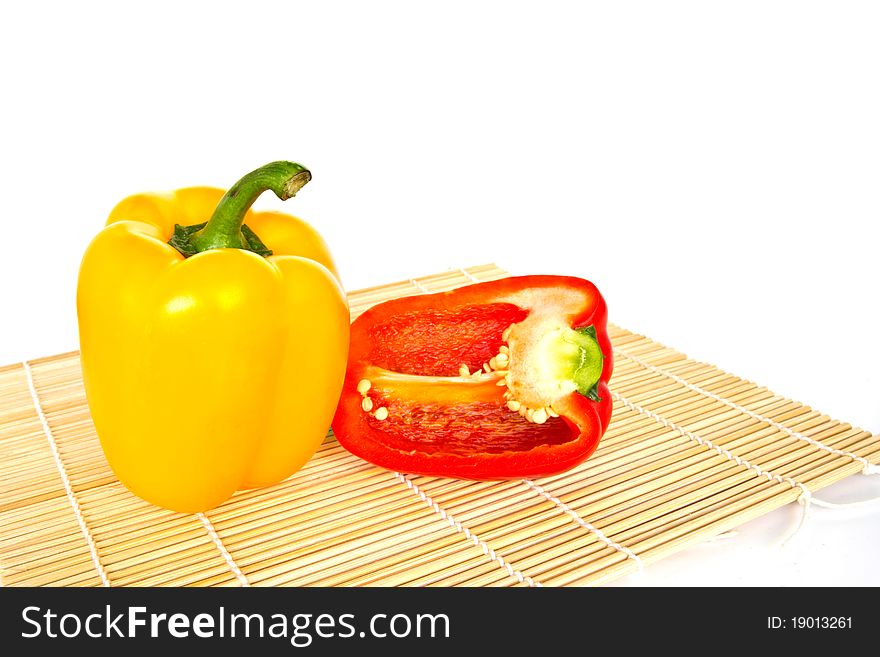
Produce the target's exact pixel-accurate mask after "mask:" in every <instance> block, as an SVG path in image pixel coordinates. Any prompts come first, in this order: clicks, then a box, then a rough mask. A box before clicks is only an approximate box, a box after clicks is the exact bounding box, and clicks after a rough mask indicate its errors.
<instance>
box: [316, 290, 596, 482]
mask: <svg viewBox="0 0 880 657" xmlns="http://www.w3.org/2000/svg"><path fill="white" fill-rule="evenodd" d="M606 321H607V309H606V306H605V301H604V300H603V299H602V296H601V295H600V294H599V290H597V289H596V287H595V286H594V285H593V284H592V283H590V282H589V281H586V280H583V279H580V278H571V277H563V276H521V277H513V278H506V279H502V280H498V281H492V282H488V283H477V284H474V285H469V286H467V287H462V288H458V289H456V290H452V291H451V292H441V293H438V294H427V295H422V296H413V297H405V298H401V299H394V300H392V301H387V302H385V303H381V304H379V305H377V306H374V307H373V308H371V309H369V310H367V311H366V312H365V313H364V314H362V315H361V316H360V317H358V318H357V320H355V322H354V323H353V324H352V327H351V347H350V351H349V361H348V369H347V372H346V377H345V383H344V385H343V390H342V397H341V399H340V402H339V406H338V408H337V410H336V417H335V418H334V420H333V431H334V433H335V434H336V437H337V439H338V440H339V442H340V443H341V444H342V445H343V446H344V447H345V448H346V449H348V450H349V451H350V452H352V453H353V454H356V455H357V456H360V457H361V458H363V459H366V460H367V461H369V462H371V463H374V464H376V465H379V466H382V467H385V468H388V469H391V470H396V471H399V472H407V473H413V474H424V475H438V476H448V477H458V478H464V479H482V480H491V479H510V478H523V477H535V476H540V475H549V474H555V473H558V472H562V471H564V470H567V469H569V468H572V467H574V466H575V465H577V464H578V463H581V462H582V461H584V460H585V459H586V458H587V457H588V456H590V454H592V453H593V451H594V450H595V449H596V446H597V445H598V443H599V439H600V438H601V436H602V434H603V433H604V431H605V429H606V427H607V426H608V422H609V420H610V418H611V406H612V403H611V398H610V395H609V392H608V386H607V382H608V379H609V378H610V376H611V370H612V358H611V341H610V340H609V338H608V333H607V330H606Z"/></svg>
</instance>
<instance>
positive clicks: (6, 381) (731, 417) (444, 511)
mask: <svg viewBox="0 0 880 657" xmlns="http://www.w3.org/2000/svg"><path fill="white" fill-rule="evenodd" d="M505 275H506V273H505V272H504V271H503V270H501V269H498V268H497V267H495V266H493V265H485V266H480V267H472V268H470V269H467V270H459V271H456V272H449V273H445V274H439V275H436V276H429V277H425V278H420V279H412V280H409V281H405V282H400V283H396V284H392V285H386V286H382V287H377V288H371V289H367V290H361V291H358V292H354V293H352V294H351V295H350V297H349V298H350V303H351V311H352V317H355V316H357V315H358V314H360V313H361V312H363V311H364V310H365V309H366V308H368V307H370V306H371V305H373V304H375V303H378V302H380V301H383V300H386V299H389V298H393V297H397V296H403V295H410V294H419V293H423V292H426V291H431V292H434V291H440V290H448V289H452V288H455V287H458V286H461V285H465V284H468V283H470V282H472V281H474V280H490V279H496V278H501V277H504V276H505ZM610 330H611V337H612V341H613V343H614V348H615V370H614V376H613V378H612V381H611V387H612V392H613V396H614V398H615V408H614V416H613V419H612V422H611V425H610V427H609V429H608V432H607V433H606V435H605V437H604V438H603V440H602V442H601V444H600V446H599V448H598V450H597V451H596V453H595V454H594V455H593V456H592V457H591V458H590V459H589V460H588V461H587V462H586V463H584V464H582V465H581V466H579V467H577V468H575V469H573V470H571V471H569V472H566V473H564V474H561V475H557V476H554V477H547V478H542V479H536V480H529V481H508V482H491V483H480V482H469V481H459V480H451V479H442V478H432V477H420V476H410V475H404V474H400V473H394V472H389V471H387V470H383V469H380V468H377V467H375V466H372V465H370V464H368V463H366V462H364V461H362V460H360V459H358V458H356V457H354V456H351V455H350V454H348V452H346V451H345V450H344V449H342V448H341V447H340V446H339V444H338V443H337V442H336V440H335V439H334V438H333V436H332V434H331V435H328V438H327V440H325V441H324V443H323V445H322V446H321V448H320V450H319V451H318V453H317V454H316V455H315V457H314V458H313V459H312V460H311V461H309V463H308V464H307V465H306V466H305V467H304V468H303V469H302V470H301V471H300V472H298V473H296V474H295V475H293V476H292V477H290V478H289V479H287V480H286V481H284V482H282V483H280V484H278V485H276V486H273V487H271V488H266V489H262V490H258V491H246V492H242V493H238V494H237V495H236V496H234V497H233V498H232V499H231V500H229V501H228V502H226V503H225V504H224V505H222V506H221V507H219V508H217V509H215V510H213V511H210V512H209V513H207V514H205V515H202V514H198V515H185V514H179V513H172V512H170V511H165V510H163V509H159V508H157V507H154V506H151V505H150V504H147V503H146V502H143V501H142V500H140V499H139V498H137V497H135V496H134V495H132V494H131V493H129V492H128V491H127V490H126V489H125V488H124V487H123V486H122V485H121V484H119V482H118V481H116V479H115V477H114V476H113V474H112V472H111V471H110V469H109V467H108V465H107V463H106V461H105V460H104V457H103V454H102V452H101V449H100V445H99V443H98V440H97V437H96V435H95V432H94V428H93V426H92V423H91V420H90V418H89V412H88V408H87V405H86V400H85V395H84V392H83V387H82V381H81V377H80V365H79V357H78V354H77V353H75V352H74V353H67V354H60V355H57V356H52V357H48V358H43V359H40V360H36V361H31V362H30V363H28V364H17V365H10V366H7V367H4V368H0V580H2V583H3V584H4V585H6V586H46V585H50V586H101V585H112V586H126V585H139V586H164V585H171V586H183V585H192V586H242V585H255V586H282V585H292V586H310V585H322V586H372V585H381V586H458V585H462V586H529V585H532V586H537V585H541V586H570V585H593V584H601V583H605V582H608V581H610V580H612V579H614V578H616V577H620V576H622V575H625V574H628V573H631V572H634V571H635V570H637V569H638V568H640V567H642V566H643V565H645V564H649V563H650V562H652V561H656V560H658V559H662V558H663V557H665V556H667V555H670V554H672V553H674V552H676V551H678V550H681V549H683V548H685V547H687V546H689V545H692V544H694V543H697V542H700V541H703V540H705V539H707V538H709V537H711V536H714V535H716V534H718V533H720V532H723V531H725V530H727V529H729V528H731V527H734V526H737V525H740V524H742V523H743V522H745V521H747V520H750V519H752V518H755V517H757V516H760V515H762V514H765V513H767V512H769V511H771V510H773V509H775V508H777V507H780V506H782V505H784V504H787V503H789V502H792V501H794V500H796V499H798V498H799V497H801V496H802V495H805V494H806V492H805V491H816V490H818V489H820V488H822V487H824V486H827V485H829V484H831V483H833V482H835V481H838V480H840V479H843V478H844V477H847V476H849V475H852V474H856V473H858V472H860V471H862V470H863V469H864V468H865V467H866V466H867V464H868V463H869V462H870V463H877V462H878V461H880V441H878V439H877V437H876V436H872V435H871V434H870V433H868V432H866V431H862V430H859V429H856V428H853V427H852V426H850V425H849V424H846V423H843V422H838V421H835V420H832V419H830V418H828V417H827V416H825V415H822V414H821V413H819V412H818V411H814V410H812V409H810V408H808V407H806V406H804V405H802V404H799V403H797V402H794V401H791V400H788V399H784V398H783V397H780V396H778V395H775V394H774V393H772V392H770V391H769V390H767V389H766V388H762V387H759V386H757V385H755V384H753V383H751V382H749V381H746V380H743V379H740V378H737V377H735V376H732V375H730V374H727V373H725V372H722V371H720V370H718V369H716V368H714V367H712V366H710V365H707V364H704V363H699V362H695V361H693V360H690V359H688V358H687V357H685V356H684V355H683V354H681V353H679V352H677V351H673V350H672V349H669V348H667V347H664V346H663V345H660V344H657V343H656V342H653V341H651V340H649V339H648V338H646V337H644V336H641V335H636V334H634V333H630V332H628V331H625V330H623V329H621V328H619V327H616V326H611V327H610ZM31 386H32V387H31ZM32 393H33V394H32ZM35 399H36V400H37V402H38V403H36V404H35V402H34V400H35ZM44 423H45V424H44Z"/></svg>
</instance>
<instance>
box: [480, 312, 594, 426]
mask: <svg viewBox="0 0 880 657" xmlns="http://www.w3.org/2000/svg"><path fill="white" fill-rule="evenodd" d="M572 333H574V331H572V329H571V328H569V327H568V326H567V325H566V324H564V323H563V322H561V321H560V320H559V318H558V317H553V316H550V315H529V316H528V317H526V318H525V319H524V320H523V321H522V322H519V323H517V324H511V325H510V326H509V327H508V328H507V329H505V331H504V333H503V334H502V340H503V341H504V342H505V343H506V347H507V352H508V354H509V355H508V356H507V359H506V360H507V363H506V365H507V371H506V372H505V374H504V379H503V381H504V382H505V385H506V386H507V391H506V392H505V393H504V398H505V399H506V400H507V408H509V409H510V410H511V411H514V412H516V413H519V414H520V415H522V416H523V417H524V418H526V419H527V420H528V421H529V422H534V423H535V424H543V423H544V422H546V421H547V418H550V417H559V413H558V411H557V410H556V409H554V407H553V404H554V402H556V401H557V400H559V399H561V398H563V397H567V396H568V395H570V394H571V393H572V392H574V391H576V390H577V385H576V384H575V383H574V381H572V380H571V379H570V378H569V377H568V376H566V369H567V367H566V366H570V363H571V362H572V361H573V360H574V359H576V358H577V357H578V346H577V344H575V343H574V342H572V341H571V340H570V339H568V336H569V334H572ZM497 359H498V356H496V357H495V358H494V359H493V360H495V361H496V362H497ZM490 363H491V361H490Z"/></svg>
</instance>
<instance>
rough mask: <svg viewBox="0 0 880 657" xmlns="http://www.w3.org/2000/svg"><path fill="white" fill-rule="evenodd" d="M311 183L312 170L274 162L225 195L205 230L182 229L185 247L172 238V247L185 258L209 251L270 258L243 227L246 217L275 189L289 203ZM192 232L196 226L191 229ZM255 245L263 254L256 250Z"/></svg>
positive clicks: (251, 232) (298, 165) (258, 170)
mask: <svg viewBox="0 0 880 657" xmlns="http://www.w3.org/2000/svg"><path fill="white" fill-rule="evenodd" d="M311 179H312V174H311V173H309V171H308V169H306V168H305V167H304V166H302V165H301V164H297V163H296V162H284V161H281V162H271V163H269V164H267V165H266V166H262V167H260V168H259V169H256V170H254V171H251V172H250V173H249V174H247V175H246V176H244V177H243V178H242V179H241V180H239V181H238V182H237V183H235V184H234V185H233V186H232V187H230V188H229V191H228V192H226V194H224V195H223V198H222V199H220V203H219V204H218V205H217V208H216V209H215V210H214V214H212V215H211V218H210V219H209V220H208V223H207V224H205V225H204V227H201V226H199V230H195V231H192V232H190V231H187V230H186V228H181V230H182V234H181V236H180V237H181V238H182V242H183V243H175V241H174V238H172V241H171V244H172V245H173V246H174V247H175V248H177V249H178V250H179V251H180V252H181V253H183V254H184V255H185V256H190V255H194V254H196V253H200V252H202V251H207V250H208V249H247V250H249V251H255V252H257V253H262V254H263V255H268V254H270V253H271V251H268V250H267V249H265V247H262V242H260V240H259V238H258V237H256V235H254V233H253V231H251V230H250V229H248V228H247V226H243V223H244V215H245V213H247V211H248V210H249V209H250V207H251V205H253V203H254V201H256V200H257V198H258V197H259V196H260V194H262V193H263V192H265V191H266V190H267V189H271V190H272V191H273V192H275V195H276V196H277V197H278V198H280V199H281V200H282V201H286V200H287V199H289V198H291V197H292V196H295V195H296V193H297V192H298V191H299V190H300V189H302V187H303V186H304V185H305V184H306V183H307V182H309V180H311ZM192 228H195V226H193V227H190V229H192ZM242 228H244V231H242ZM175 233H177V231H175ZM254 240H256V242H255V241H254ZM255 244H257V245H259V246H260V247H262V248H263V250H262V251H261V250H260V249H259V248H256V247H255ZM264 251H265V253H264Z"/></svg>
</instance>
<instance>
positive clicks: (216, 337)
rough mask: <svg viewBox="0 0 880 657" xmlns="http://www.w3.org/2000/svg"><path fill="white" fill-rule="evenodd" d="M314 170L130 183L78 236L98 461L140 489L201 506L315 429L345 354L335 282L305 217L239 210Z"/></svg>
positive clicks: (263, 476) (301, 458) (326, 418)
mask: <svg viewBox="0 0 880 657" xmlns="http://www.w3.org/2000/svg"><path fill="white" fill-rule="evenodd" d="M310 178H311V174H310V173H309V172H308V171H307V170H306V169H304V168H303V167H302V166H300V165H298V164H295V163H292V162H273V163H272V164H269V165H266V166H265V167H261V168H260V169H257V170H256V171H253V172H251V173H250V174H248V175H246V176H245V177H244V178H242V179H241V180H240V181H239V182H238V183H236V184H235V185H234V186H233V187H232V188H231V189H230V190H229V191H228V192H226V193H225V194H224V193H223V191H222V190H218V189H212V188H207V187H194V188H189V189H181V190H178V191H176V192H174V193H172V194H168V195H154V194H140V195H137V196H132V197H130V198H127V199H125V200H124V201H122V202H121V203H120V204H119V205H118V206H117V207H116V208H115V209H114V210H113V211H112V213H111V214H110V217H109V219H108V221H107V225H106V227H105V228H104V229H103V230H102V231H101V232H100V233H99V234H98V235H97V236H96V237H95V239H94V240H93V241H92V243H91V244H90V245H89V247H88V249H87V251H86V253H85V255H84V257H83V261H82V265H81V268H80V273H79V282H78V287H77V315H78V319H79V336H80V350H81V360H82V369H83V381H84V383H85V390H86V396H87V398H88V403H89V408H90V411H91V414H92V419H93V420H94V423H95V428H96V430H97V433H98V437H99V439H100V441H101V446H102V448H103V450H104V454H105V455H106V457H107V461H108V462H109V464H110V466H111V467H112V469H113V471H114V473H115V474H116V475H117V476H118V477H119V479H120V481H121V482H122V483H123V484H125V486H127V487H128V488H129V489H130V490H131V491H132V492H134V493H135V494H137V495H139V496H140V497H142V498H144V499H145V500H147V501H149V502H153V503H155V504H157V505H160V506H162V507H165V508H168V509H172V510H175V511H183V512H198V511H205V510H207V509H210V508H212V507H214V506H216V505H218V504H220V503H221V502H223V501H224V500H226V499H227V498H228V497H230V496H231V495H232V494H233V493H234V492H235V491H237V490H241V489H247V488H255V487H261V486H266V485H270V484H274V483H276V482H278V481H281V480H282V479H284V478H286V477H288V476H289V475H291V474H292V473H294V472H295V471H296V470H298V469H299V468H300V467H302V465H303V464H304V463H305V462H306V461H307V460H308V459H309V458H310V457H311V456H312V455H313V454H314V453H315V451H316V450H317V448H318V446H319V445H320V444H321V441H322V440H323V438H324V436H325V435H326V433H327V429H328V428H329V426H330V422H331V420H332V418H333V412H334V410H335V408H336V403H337V400H338V398H339V394H340V391H341V389H342V382H343V379H344V376H345V366H346V361H347V356H348V336H349V314H348V303H347V301H346V297H345V293H344V291H343V289H342V286H341V284H340V282H339V280H338V275H337V273H336V269H335V267H334V264H333V261H332V259H331V258H330V254H329V253H328V251H327V247H326V245H325V244H324V242H323V240H322V239H321V237H320V236H319V235H318V234H317V233H316V232H315V231H314V230H313V229H312V228H311V227H310V226H309V225H308V224H306V223H305V222H303V221H301V220H299V219H296V218H295V217H291V216H288V215H284V214H281V213H277V212H253V211H251V210H250V206H251V204H252V203H253V202H254V201H255V200H256V198H257V197H258V196H259V195H260V194H261V193H262V192H263V191H265V190H266V189H271V190H272V191H273V192H275V194H276V195H278V197H279V198H280V199H281V200H285V199H287V198H289V197H291V196H293V195H294V194H295V193H296V192H297V191H298V190H299V189H300V188H301V187H302V186H303V185H304V184H305V183H306V182H308V181H309V180H310ZM208 217H210V220H209V221H208V222H207V224H204V223H200V222H205V220H206V219H208Z"/></svg>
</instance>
